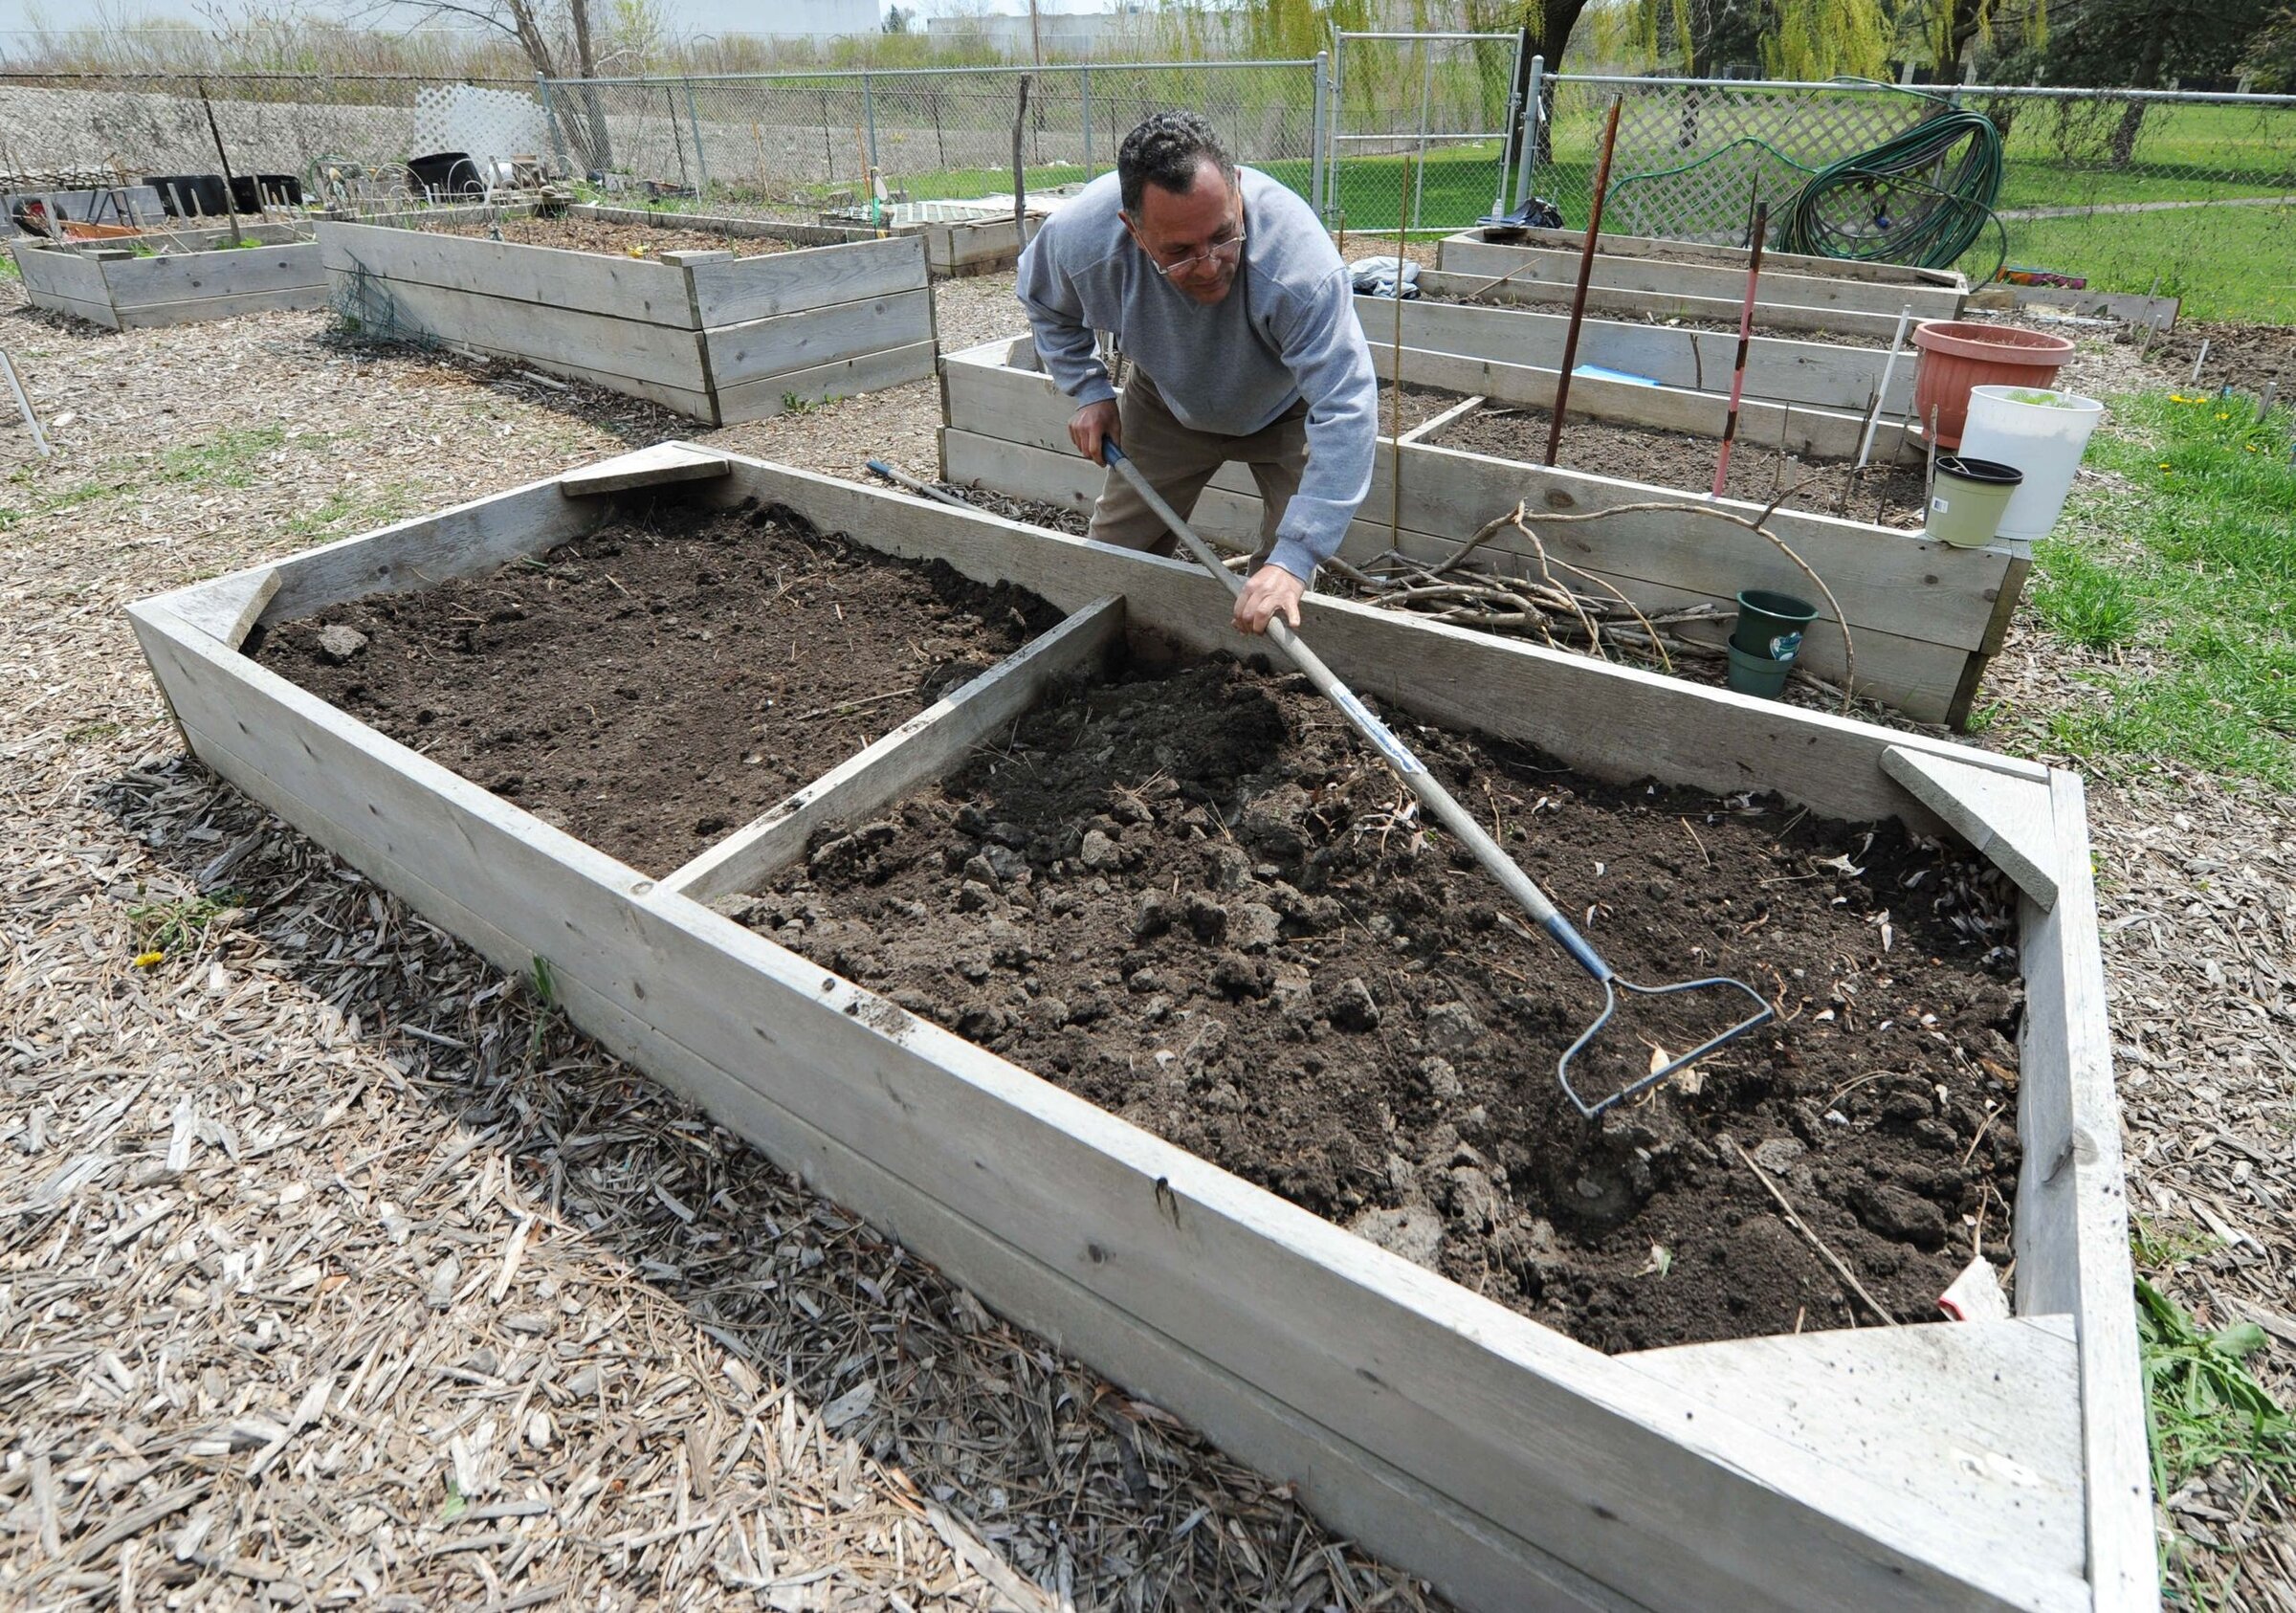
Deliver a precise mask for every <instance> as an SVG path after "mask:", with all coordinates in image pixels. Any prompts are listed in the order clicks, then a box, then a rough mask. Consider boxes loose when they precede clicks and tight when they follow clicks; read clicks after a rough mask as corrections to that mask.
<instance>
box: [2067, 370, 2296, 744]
mask: <svg viewBox="0 0 2296 1613" xmlns="http://www.w3.org/2000/svg"><path fill="white" fill-rule="evenodd" d="M2110 408H2111V411H2112V412H2111V416H2110V418H2109V419H2108V423H2107V424H2106V426H2105V427H2103V428H2101V429H2100V431H2099V432H2098V434H2097V436H2096V438H2095V439H2094V440H2093V441H2092V442H2091V443H2090V445H2089V451H2088V458H2087V465H2088V467H2089V468H2091V469H2095V470H2104V471H2109V472H2113V473H2117V478H2118V479H2117V484H2115V485H2109V486H2098V485H2096V484H2094V483H2084V484H2077V485H2076V487H2075V489H2074V496H2073V498H2072V499H2071V501H2070V502H2069V503H2068V505H2067V507H2066V519H2065V520H2064V522H2063V523H2062V524H2061V525H2060V526H2059V528H2058V532H2059V536H2058V537H2056V538H2053V539H2049V540H2046V541H2042V543H2040V544H2038V545H2036V548H2035V554H2034V560H2035V563H2036V565H2037V568H2038V570H2039V572H2040V577H2041V581H2040V583H2039V584H2038V585H2037V586H2036V587H2035V589H2034V606H2035V608H2036V609H2037V610H2038V611H2039V612H2040V614H2041V618H2042V623H2043V624H2044V625H2045V626H2046V627H2047V629H2048V630H2049V631H2050V632H2051V633H2053V634H2055V635H2056V636H2057V637H2058V638H2060V639H2062V640H2064V641H2066V642H2067V643H2070V644H2073V645H2078V646H2081V647H2083V648H2085V649H2088V650H2092V651H2106V652H2116V658H2118V659H2120V660H2121V661H2122V664H2121V665H2118V666H2113V667H2105V668H2099V669H2097V670H2094V671H2090V672H2086V673H2085V674H2083V676H2084V678H2085V679H2086V681H2088V682H2089V683H2090V684H2091V685H2093V688H2094V695H2093V697H2092V698H2089V699H2087V700H2085V701H2083V702H2082V703H2081V704H2079V705H2077V706H2075V707H2073V708H2071V709H2069V710H2066V711H2063V712H2060V713H2057V714H2056V715H2055V716H2054V717H2053V718H2051V719H2050V723H2049V729H2050V737H2051V739H2052V740H2054V742H2055V743H2056V744H2057V745H2058V746H2060V747H2061V748H2063V749H2064V750H2066V751H2068V752H2070V753H2071V754H2073V755H2075V756H2080V757H2085V758H2091V759H2095V760H2099V761H2106V760H2117V761H2124V762H2137V763H2140V764H2141V763H2143V762H2147V761H2153V760H2162V759H2175V760H2176V761H2179V762H2186V763H2189V764H2192V765H2196V766H2199V767H2202V768H2205V769H2208V770H2210V771H2212V772H2216V773H2219V774H2223V775H2226V776H2228V777H2234V778H2246V779H2254V780H2259V781H2261V782H2263V783H2265V784H2272V785H2274V786H2277V787H2279V788H2282V789H2286V788H2291V787H2296V541H2291V539H2290V534H2291V533H2292V532H2296V468H2292V467H2291V466H2290V465H2289V463H2288V447H2289V435H2290V432H2291V431H2296V410H2291V409H2287V408H2285V407H2284V408H2276V409H2274V410H2273V411H2272V417H2271V419H2270V420H2269V421H2268V422H2266V423H2264V424H2262V425H2260V424H2258V423H2257V421H2256V410H2255V406H2254V404H2253V403H2252V402H2251V403H2247V404H2242V403H2241V402H2240V401H2239V400H2237V399H2235V400H2228V401H2225V402H2221V403H2219V401H2218V400H2216V399H2214V398H2196V397H2191V396H2189V395H2186V394H2178V393H2165V394H2164V393H2155V394H2150V395H2135V396H2125V397H2119V398H2115V399H2113V400H2111V404H2110ZM2115 540H2117V541H2115Z"/></svg>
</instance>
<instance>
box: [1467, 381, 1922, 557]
mask: <svg viewBox="0 0 2296 1613" xmlns="http://www.w3.org/2000/svg"><path fill="white" fill-rule="evenodd" d="M1552 418H1553V416H1552V415H1550V414H1549V413H1548V411H1547V410H1546V409H1540V408H1537V407H1536V406H1534V405H1525V406H1519V407H1518V406H1514V405H1504V406H1502V405H1496V404H1491V405H1486V406H1485V407H1483V408H1482V409H1476V410H1475V411H1474V412H1473V413H1471V414H1467V415H1462V416H1461V417H1460V418H1459V419H1457V420H1454V421H1452V422H1451V423H1450V424H1449V425H1447V426H1445V427H1443V428H1442V429H1441V430H1439V431H1436V432H1435V433H1434V434H1433V435H1432V436H1430V437H1427V438H1425V439H1424V441H1427V442H1430V443H1433V444H1435V445H1436V446H1437V447H1440V448H1463V449H1468V450H1470V451H1471V452H1473V453H1488V454H1490V455H1492V456H1494V457H1496V458H1500V459H1521V460H1527V461H1529V462H1531V463H1533V464H1536V463H1538V462H1539V461H1541V460H1543V459H1544V458H1545V457H1546V453H1547V424H1548V422H1549V421H1550V420H1551V419H1552ZM1721 448H1722V444H1721V442H1720V440H1719V439H1717V438H1714V437H1694V436H1690V435H1689V434H1687V433H1685V432H1682V431H1657V430H1655V429H1652V428H1649V427H1644V426H1620V425H1614V424H1612V423H1610V422H1608V421H1602V420H1588V419H1585V418H1583V417H1580V416H1574V417H1572V418H1571V419H1570V420H1568V421H1566V422H1565V423H1564V425H1563V429H1562V452H1561V453H1560V455H1559V463H1560V464H1561V465H1562V466H1563V467H1564V468H1565V469H1568V470H1574V471H1592V472H1594V473H1596V474H1598V475H1605V476H1617V477H1620V478H1622V479H1623V480H1626V481H1641V482H1650V483H1653V484H1655V485H1657V486H1659V487H1671V488H1680V489H1682V490H1684V491H1686V492H1689V493H1704V492H1706V491H1707V490H1708V489H1710V488H1711V487H1712V486H1713V484H1714V459H1715V457H1716V455H1717V454H1719V453H1720V452H1721ZM1856 463H1857V461H1856V460H1855V459H1803V458H1801V457H1800V456H1799V455H1798V454H1793V453H1788V454H1786V455H1785V456H1784V457H1783V460H1782V461H1781V460H1780V457H1779V454H1778V452H1777V444H1776V443H1775V442H1769V443H1764V442H1761V441H1759V440H1757V439H1756V438H1755V437H1753V436H1748V435H1741V436H1740V437H1739V438H1738V440H1737V442H1736V444H1735V445H1734V446H1733V448H1732V449H1731V454H1730V481H1729V483H1728V484H1727V486H1726V487H1725V489H1724V491H1725V492H1726V493H1727V494H1728V496H1729V497H1733V498H1743V499H1746V500H1748V501H1749V502H1752V503H1755V504H1767V503H1769V502H1770V500H1771V499H1773V498H1776V497H1777V495H1778V493H1779V491H1780V490H1781V489H1783V488H1788V487H1792V486H1794V485H1795V484H1796V483H1798V482H1799V483H1802V484H1804V485H1803V486H1802V487H1801V489H1800V491H1799V492H1798V493H1796V494H1795V495H1794V496H1793V497H1790V498H1788V499H1786V500H1785V501H1784V503H1783V504H1782V505H1781V506H1780V508H1784V509H1795V510H1810V511H1816V512H1818V513H1820V514H1823V515H1833V514H1835V513H1837V512H1836V506H1837V505H1838V504H1839V503H1840V501H1841V498H1842V493H1843V488H1844V487H1845V486H1847V487H1848V488H1849V501H1848V504H1847V506H1846V508H1844V509H1842V510H1841V511H1840V513H1841V514H1843V515H1845V516H1846V517H1848V518H1849V519H1853V520H1865V521H1872V522H1873V523H1875V524H1876V525H1879V526H1895V527H1904V528H1908V529H1911V530H1918V529H1919V528H1920V527H1921V526H1922V525H1923V524H1924V519H1925V518H1924V516H1923V513H1922V511H1923V504H1922V497H1921V487H1922V476H1923V470H1922V467H1921V466H1919V465H1890V466H1886V467H1885V466H1881V465H1878V464H1877V465H1868V466H1867V467H1866V469H1865V475H1863V476H1854V475H1853V474H1852V467H1854V466H1855V464H1856Z"/></svg>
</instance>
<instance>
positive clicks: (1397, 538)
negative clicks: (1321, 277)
mask: <svg viewBox="0 0 2296 1613" xmlns="http://www.w3.org/2000/svg"><path fill="white" fill-rule="evenodd" d="M1402 194H1403V195H1405V196H1408V195H1410V194H1411V159H1410V158H1409V157H1407V156H1406V157H1405V158H1404V159H1403V188H1402ZM1404 217H1405V214H1404V211H1403V208H1402V204H1401V203H1400V202H1399V203H1398V204H1397V205H1396V210H1395V362H1394V365H1392V367H1391V370H1390V375H1391V377H1392V379H1391V380H1390V381H1389V382H1388V386H1389V387H1390V388H1391V390H1390V392H1389V394H1388V406H1387V440H1388V443H1389V445H1390V446H1389V448H1388V452H1389V453H1392V454H1394V455H1395V463H1394V464H1393V465H1391V466H1390V467H1389V468H1388V471H1387V544H1388V547H1390V548H1397V549H1400V548H1402V532H1403V244H1404V242H1403V224H1404ZM1552 462H1553V461H1552V460H1550V461H1549V463H1552Z"/></svg>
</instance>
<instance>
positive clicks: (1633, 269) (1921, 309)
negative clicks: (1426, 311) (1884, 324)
mask: <svg viewBox="0 0 2296 1613" xmlns="http://www.w3.org/2000/svg"><path fill="white" fill-rule="evenodd" d="M1585 240H1586V237H1585V236H1584V235H1583V234H1581V233H1580V232H1578V231H1575V230H1523V229H1515V228H1511V227H1498V228H1492V227H1486V228H1483V229H1477V230H1468V231H1464V232H1460V233H1459V234H1456V235H1446V236H1445V237H1444V238H1443V239H1442V240H1441V241H1440V242H1438V243H1437V244H1436V248H1435V266H1436V268H1438V269H1439V270H1443V271H1446V272H1447V273H1451V274H1457V275H1464V276H1477V277H1480V278H1482V279H1490V278H1491V277H1493V276H1499V275H1507V274H1514V275H1516V278H1515V279H1513V280H1511V281H1509V282H1508V283H1509V284H1510V285H1516V284H1523V283H1525V282H1529V283H1532V284H1534V285H1537V286H1540V287H1542V288H1545V289H1547V290H1549V291H1550V292H1552V291H1553V290H1554V288H1556V287H1559V288H1561V289H1560V292H1559V296H1560V297H1561V298H1562V299H1563V300H1566V301H1567V300H1568V298H1569V297H1570V288H1571V287H1573V286H1575V285H1576V284H1577V283H1578V259H1579V256H1580V254H1581V252H1582V250H1583V248H1584V245H1585ZM1748 258H1749V254H1747V253H1746V252H1745V251H1744V250H1743V249H1741V248H1737V247H1716V246H1706V245H1701V244H1699V243H1696V242H1691V241H1662V240H1651V239H1648V238H1645V237H1643V236H1636V235H1605V236H1603V237H1602V239H1601V242H1600V244H1599V245H1598V246H1597V248H1596V252H1595V271H1594V278H1593V281H1592V284H1593V286H1594V287H1596V288H1598V289H1601V290H1603V291H1608V292H1614V293H1618V294H1622V295H1624V296H1630V297H1634V296H1641V297H1650V298H1659V299H1667V298H1691V299H1698V300H1704V301H1716V302H1721V303H1723V304H1725V305H1726V306H1727V308H1728V309H1729V310H1730V312H1731V313H1732V314H1733V316H1734V314H1735V312H1736V310H1737V308H1738V306H1739V304H1740V303H1741V302H1743V301H1744V299H1745V296H1746V269H1747V263H1748ZM1755 298H1756V303H1757V314H1758V312H1759V310H1760V309H1762V308H1770V309H1773V310H1784V309H1801V310H1808V311H1821V312H1842V313H1865V314H1872V315H1878V316H1881V317H1883V318H1886V319H1888V320H1889V321H1890V322H1891V323H1892V324H1894V323H1895V321H1896V318H1897V314H1898V310H1900V309H1901V308H1904V307H1906V306H1907V305H1908V304H1909V303H1910V304H1911V305H1912V309H1913V317H1914V318H1915V319H1917V320H1954V319H1958V318H1960V316H1961V310H1962V308H1963V306H1964V304H1966V302H1967V301H1968V299H1969V281H1968V280H1967V279H1966V278H1965V277H1964V276H1961V275H1960V274H1959V273H1958V272H1956V271H1954V270H1950V269H1914V268H1909V267H1907V266H1905V265H1902V264H1895V263H1852V262H1849V261H1847V260H1845V259H1841V258H1831V257H1808V256H1803V255H1799V254H1794V253H1780V252H1765V253H1763V254H1762V272H1761V277H1760V280H1759V282H1758V285H1757V287H1756V290H1755ZM1590 306H1591V304H1590ZM1886 339H1887V333H1885V340H1886Z"/></svg>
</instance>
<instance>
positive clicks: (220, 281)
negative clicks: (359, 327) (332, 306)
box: [103, 241, 327, 315]
mask: <svg viewBox="0 0 2296 1613" xmlns="http://www.w3.org/2000/svg"><path fill="white" fill-rule="evenodd" d="M103 278H104V283H105V284H106V285H107V286H108V287H109V288H110V290H111V294H112V305H113V306H114V307H116V308H118V309H119V310H120V311H121V314H122V315H126V314H129V313H131V312H132V311H133V310H135V309H138V308H143V307H148V306H152V305H154V304H166V303H175V302H194V301H200V300H203V299H207V298H223V297H232V298H237V297H256V296H260V295H262V294H264V293H266V292H292V291H308V292H323V290H324V288H325V285H326V278H327V276H326V271H325V269H324V268H323V267H322V266H321V265H320V255H319V248H318V247H317V246H316V245H314V244H312V243H310V242H308V241H305V242H298V244H296V245H294V246H283V247H254V248H245V249H241V250H238V251H231V252H199V253H182V254H168V255H166V256H164V257H139V258H131V259H129V260H128V261H127V262H124V263H113V264H108V265H106V266H105V269H104V276H103ZM312 306H315V307H316V306H317V304H316V303H314V304H312Z"/></svg>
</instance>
